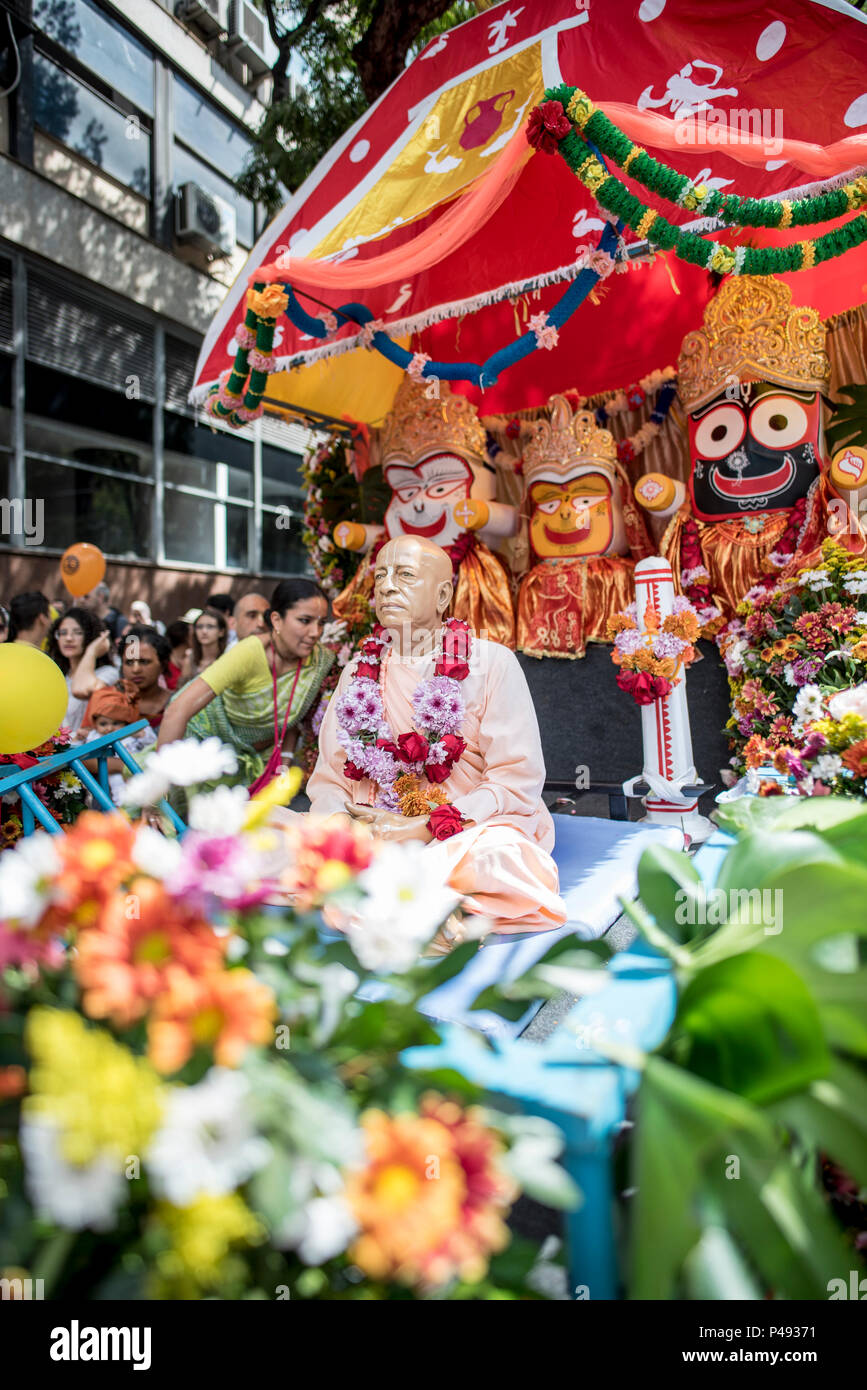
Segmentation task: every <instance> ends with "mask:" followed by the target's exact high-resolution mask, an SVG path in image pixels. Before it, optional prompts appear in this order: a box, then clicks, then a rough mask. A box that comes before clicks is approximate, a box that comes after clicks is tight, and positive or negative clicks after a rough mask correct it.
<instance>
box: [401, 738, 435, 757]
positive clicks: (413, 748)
mask: <svg viewBox="0 0 867 1390" xmlns="http://www.w3.org/2000/svg"><path fill="white" fill-rule="evenodd" d="M397 742H398V745H399V747H398V753H397V756H398V758H399V759H400V761H401V762H402V763H423V762H424V760H425V758H426V757H427V755H428V753H429V752H430V744H429V743H428V741H427V739H426V738H425V737H424V735H423V734H417V733H411V734H401V735H400V737H399V738H398V740H397Z"/></svg>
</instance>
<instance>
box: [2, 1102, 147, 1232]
mask: <svg viewBox="0 0 867 1390" xmlns="http://www.w3.org/2000/svg"><path fill="white" fill-rule="evenodd" d="M62 1139H63V1130H62V1129H61V1127H60V1125H59V1124H57V1122H56V1121H55V1120H53V1119H50V1118H49V1117H48V1116H46V1115H30V1116H27V1117H26V1118H25V1119H24V1120H22V1122H21V1130H20V1134H19V1143H20V1145H21V1153H22V1155H23V1158H24V1171H25V1177H26V1182H27V1190H28V1192H29V1194H30V1199H31V1201H32V1202H33V1205H34V1207H35V1208H36V1210H37V1212H38V1213H39V1214H40V1215H41V1216H44V1217H47V1218H48V1220H50V1221H53V1222H54V1224H55V1225H56V1226H62V1227H63V1229H64V1230H67V1231H82V1230H84V1228H85V1227H86V1226H87V1227H90V1228H91V1230H94V1231H110V1230H111V1229H112V1228H113V1226H114V1225H115V1222H116V1219H117V1211H118V1208H119V1207H120V1206H121V1204H122V1202H123V1200H124V1197H125V1195H126V1193H127V1191H128V1190H129V1188H128V1185H127V1181H126V1178H125V1177H124V1171H123V1163H122V1161H121V1159H119V1158H118V1156H117V1154H115V1153H111V1152H109V1151H108V1150H105V1151H104V1152H103V1153H101V1154H99V1155H98V1157H96V1158H95V1159H93V1161H92V1162H90V1163H86V1164H77V1163H70V1162H69V1160H68V1159H67V1158H65V1157H64V1155H63V1152H62V1149H61V1143H62Z"/></svg>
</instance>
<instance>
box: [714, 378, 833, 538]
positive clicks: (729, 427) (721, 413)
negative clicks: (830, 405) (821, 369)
mask: <svg viewBox="0 0 867 1390" xmlns="http://www.w3.org/2000/svg"><path fill="white" fill-rule="evenodd" d="M820 430H821V414H820V403H819V395H818V392H816V391H808V390H804V391H800V390H795V389H794V388H792V387H782V386H774V385H772V384H771V383H770V382H767V381H740V382H739V383H738V387H737V395H736V396H734V398H733V399H731V400H729V399H727V398H726V395H725V394H721V395H719V396H717V397H716V398H715V399H714V400H712V401H711V402H710V403H709V404H708V405H705V406H702V407H701V408H700V409H698V410H696V411H694V412H693V413H692V414H691V415H690V417H689V443H690V453H691V457H692V473H691V475H690V482H689V486H690V492H691V493H692V500H693V506H694V509H695V512H696V515H697V516H699V517H700V518H701V519H702V520H703V521H723V520H726V519H730V518H734V517H740V516H746V515H749V514H750V513H751V512H769V511H771V512H773V511H785V510H787V509H788V508H790V507H792V506H794V504H795V503H796V502H797V501H798V499H799V498H801V497H804V496H805V495H806V493H807V491H808V489H809V487H810V485H811V483H812V482H813V480H814V479H815V478H816V477H817V476H818V474H819V467H820V465H819V456H820V447H821V445H820Z"/></svg>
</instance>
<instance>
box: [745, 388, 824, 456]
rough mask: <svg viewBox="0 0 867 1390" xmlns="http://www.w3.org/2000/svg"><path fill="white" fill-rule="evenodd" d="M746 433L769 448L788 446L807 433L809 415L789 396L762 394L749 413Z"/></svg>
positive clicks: (797, 442)
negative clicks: (748, 430)
mask: <svg viewBox="0 0 867 1390" xmlns="http://www.w3.org/2000/svg"><path fill="white" fill-rule="evenodd" d="M750 432H751V433H752V435H753V437H754V438H755V439H757V440H758V442H759V443H760V444H764V445H765V446H766V447H767V448H769V449H791V448H792V446H793V445H795V444H801V443H803V440H804V438H805V437H806V435H807V434H809V433H810V417H809V416H808V414H807V412H806V410H805V409H804V407H803V405H802V404H801V402H800V401H796V400H795V399H794V398H793V397H792V396H763V397H762V399H761V400H760V401H758V402H757V404H756V405H754V406H753V409H752V412H751V414H750Z"/></svg>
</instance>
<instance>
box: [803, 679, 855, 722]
mask: <svg viewBox="0 0 867 1390" xmlns="http://www.w3.org/2000/svg"><path fill="white" fill-rule="evenodd" d="M806 688H807V687H805V689H806ZM828 712H829V713H830V715H831V718H832V719H842V718H843V716H844V715H846V714H857V715H858V717H859V719H867V681H862V682H861V684H860V685H853V686H851V687H850V688H849V689H848V690H840V691H838V693H837V694H836V695H832V696H831V698H830V700H829V701H828Z"/></svg>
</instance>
